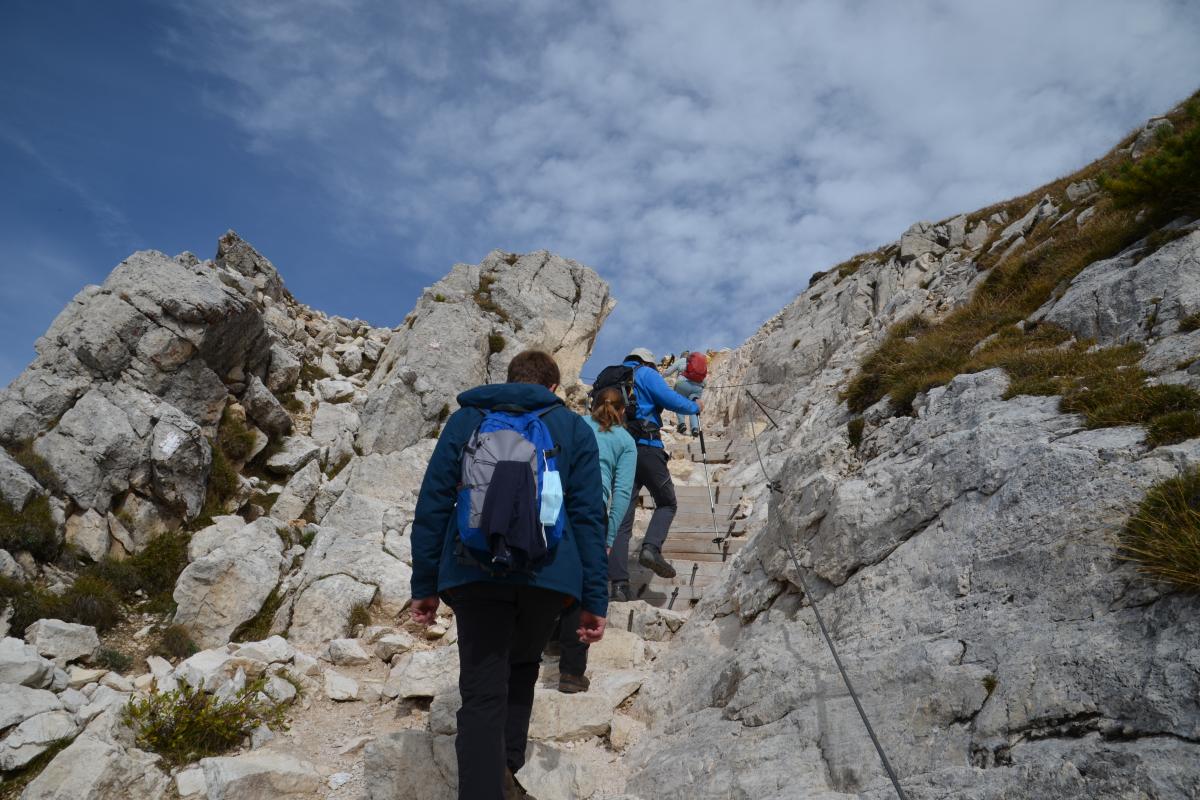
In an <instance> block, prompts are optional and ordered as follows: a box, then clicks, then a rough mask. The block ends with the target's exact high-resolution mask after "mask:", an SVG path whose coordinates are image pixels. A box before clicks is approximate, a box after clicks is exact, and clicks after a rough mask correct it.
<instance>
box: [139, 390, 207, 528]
mask: <svg viewBox="0 0 1200 800" xmlns="http://www.w3.org/2000/svg"><path fill="white" fill-rule="evenodd" d="M159 412H160V416H159V418H158V421H157V422H156V423H155V424H154V430H153V431H152V433H151V437H150V469H151V479H150V485H151V488H152V489H153V491H154V495H155V496H156V497H158V498H159V499H160V500H162V502H164V503H165V504H166V505H167V506H169V507H171V508H174V509H177V510H178V511H179V512H180V513H181V514H182V515H183V516H184V518H185V519H193V518H194V517H195V516H196V515H197V514H199V513H200V509H201V508H203V507H204V496H205V489H206V486H207V484H208V475H209V471H210V469H211V467H212V448H211V447H210V445H209V444H208V440H207V439H206V438H205V436H204V432H203V431H202V430H201V428H200V426H199V425H197V424H196V423H195V422H193V421H192V420H191V419H189V418H188V417H186V416H184V415H183V412H181V411H178V410H177V409H175V408H172V407H171V406H168V405H166V404H163V405H162V406H160V407H159Z"/></svg>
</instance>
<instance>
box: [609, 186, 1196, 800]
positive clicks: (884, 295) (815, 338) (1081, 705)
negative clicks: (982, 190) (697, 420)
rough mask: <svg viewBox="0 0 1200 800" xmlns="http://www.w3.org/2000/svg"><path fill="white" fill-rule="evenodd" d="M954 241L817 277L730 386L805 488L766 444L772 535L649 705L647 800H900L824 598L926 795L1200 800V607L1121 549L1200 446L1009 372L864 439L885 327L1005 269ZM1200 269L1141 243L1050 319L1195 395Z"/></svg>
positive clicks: (765, 514)
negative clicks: (1152, 795)
mask: <svg viewBox="0 0 1200 800" xmlns="http://www.w3.org/2000/svg"><path fill="white" fill-rule="evenodd" d="M1090 191H1094V189H1092V190H1090ZM1076 194H1077V195H1079V196H1080V197H1081V198H1082V197H1086V196H1087V195H1088V194H1090V192H1084V191H1083V190H1082V189H1078V188H1077V189H1076ZM1061 202H1062V199H1061V198H1059V199H1054V198H1046V199H1043V200H1041V201H1039V202H1036V203H1035V204H1034V205H1033V206H1032V207H1030V208H1029V209H1028V210H1027V212H1026V213H1023V214H1021V215H1020V216H1019V217H1016V221H1015V222H1013V223H1011V224H1008V223H1007V222H1006V221H1005V220H1004V219H1003V218H1001V219H997V220H995V224H997V225H999V224H1001V223H1004V224H1005V226H1006V227H1004V228H1002V233H1001V238H1004V237H1005V236H1007V237H1008V238H1009V239H1010V240H1012V241H1013V242H1015V241H1016V240H1017V239H1019V238H1020V237H1021V236H1023V235H1025V234H1027V233H1029V232H1030V231H1031V230H1034V229H1035V228H1036V227H1037V226H1040V225H1053V224H1054V222H1055V221H1056V219H1057V217H1056V215H1058V214H1060V211H1059V209H1060V207H1061V206H1060V203H1061ZM1014 216H1015V215H1014ZM936 227H937V226H928V225H925V226H920V227H918V228H915V229H913V230H911V231H909V232H908V233H907V234H906V239H907V241H906V243H902V244H901V245H900V246H896V247H892V248H885V249H883V250H882V251H880V252H879V253H877V254H874V255H873V256H872V257H869V258H865V259H862V260H861V261H860V263H859V264H857V266H856V268H854V269H848V270H845V271H843V272H842V273H841V274H839V273H838V272H834V273H831V274H829V275H826V276H824V277H821V278H818V279H817V280H815V281H814V283H813V285H812V287H811V288H810V289H809V290H808V291H807V292H805V293H804V294H802V295H801V296H800V297H799V298H797V300H796V301H795V302H794V303H792V304H791V305H790V306H788V307H787V308H785V309H784V310H783V311H782V312H780V314H778V315H777V316H776V317H775V318H773V319H772V320H770V321H769V322H768V323H767V324H766V325H765V326H764V327H763V328H762V330H760V331H759V333H758V334H756V335H755V336H754V337H753V338H752V339H751V340H750V341H748V342H747V343H746V344H745V345H743V347H742V348H740V349H739V350H738V351H736V352H735V353H734V354H733V355H732V356H731V358H730V359H729V360H728V362H727V363H726V364H725V365H723V366H721V367H718V368H717V370H716V372H715V373H714V377H713V380H712V382H713V383H714V384H717V385H721V384H749V387H748V388H749V390H750V391H751V392H753V394H754V395H755V397H756V398H757V399H758V400H760V401H761V402H762V403H763V404H764V405H765V406H766V407H767V409H768V410H767V412H766V413H767V414H770V415H771V417H772V420H768V419H767V417H766V414H764V413H763V412H762V411H761V410H760V409H759V408H758V407H757V406H756V405H755V404H754V402H753V401H752V400H751V399H750V398H749V397H748V396H747V395H746V389H745V388H740V387H739V388H737V389H728V390H721V391H718V392H714V393H711V396H710V397H708V398H707V402H708V410H707V413H710V414H714V415H715V417H716V418H720V419H723V420H724V421H726V423H727V424H728V426H729V427H730V428H733V429H734V430H736V431H737V433H738V434H739V435H740V436H742V437H746V438H747V439H749V438H751V437H757V439H758V442H759V446H760V449H761V450H762V452H763V455H764V465H765V471H766V472H767V473H769V476H770V478H771V479H775V480H778V481H779V482H780V483H779V488H780V491H777V492H776V491H769V490H768V489H767V477H766V476H765V475H764V466H760V464H759V462H758V460H757V459H756V458H754V455H753V451H750V455H749V457H748V458H744V459H740V460H738V461H736V462H735V463H734V464H732V465H731V466H730V469H729V472H728V474H726V475H725V476H724V477H723V479H722V480H723V483H734V484H742V485H744V486H745V487H746V493H747V494H748V495H750V496H752V497H755V498H756V502H755V503H754V510H753V512H752V514H751V517H750V528H751V530H757V531H758V533H757V534H756V535H755V536H754V538H753V539H752V540H751V541H750V542H749V544H748V545H747V546H746V547H744V548H743V549H742V550H741V551H740V552H739V553H738V554H737V555H736V556H735V557H734V558H733V559H732V560H731V565H730V567H729V568H728V570H727V572H726V573H725V575H724V577H723V578H722V579H721V582H720V583H719V584H718V586H717V587H716V588H710V589H709V590H708V591H707V592H706V594H705V599H704V601H703V602H702V603H701V605H700V606H698V607H697V608H696V610H695V612H694V613H693V616H692V619H691V620H690V621H689V623H688V624H687V625H685V626H684V627H683V628H682V629H681V631H680V634H679V635H678V636H677V637H676V639H675V640H674V641H673V643H672V646H671V647H670V648H669V649H668V651H667V653H666V655H665V656H663V657H661V658H660V660H659V662H658V664H657V666H658V669H657V670H656V671H655V672H654V674H653V675H652V676H651V677H650V678H649V679H648V681H647V683H646V686H645V687H644V688H643V690H642V692H641V694H640V695H639V699H638V700H636V701H635V704H634V708H635V711H636V712H638V713H640V714H643V715H645V718H647V719H650V720H651V727H650V731H649V733H648V735H647V736H646V737H645V738H644V739H643V742H642V746H641V747H639V748H638V749H637V750H635V751H633V753H632V755H631V756H630V757H629V759H628V766H629V768H630V770H631V779H630V781H629V783H628V785H627V790H628V791H629V792H630V793H631V794H633V795H637V796H639V797H651V796H653V797H665V798H684V797H691V796H721V797H725V796H732V797H742V796H744V797H763V798H768V797H778V798H784V797H796V796H812V797H825V796H828V797H834V796H837V797H843V796H854V797H864V798H884V797H888V796H892V791H891V788H890V786H889V784H888V782H887V780H886V777H885V776H884V774H883V771H882V768H881V767H880V766H879V764H878V760H877V759H876V757H875V755H874V751H873V749H872V747H871V744H870V741H869V739H868V738H867V737H866V734H865V731H864V730H863V729H862V725H861V722H860V721H859V719H858V716H857V713H856V711H855V709H854V705H853V703H852V702H851V700H850V698H849V696H848V695H847V694H846V691H845V688H844V686H843V685H842V683H841V680H840V677H839V676H838V674H837V671H836V668H835V667H834V664H833V662H832V660H831V658H830V656H829V653H828V650H827V649H826V648H825V645H824V642H823V640H822V639H821V637H820V634H819V632H818V630H817V628H816V623H815V621H814V618H813V616H812V612H811V610H810V609H809V608H808V606H809V605H810V604H811V603H814V602H815V603H818V604H820V607H821V610H822V613H823V615H824V617H825V619H826V621H827V622H828V623H829V624H830V627H831V634H832V636H833V637H834V640H835V641H836V642H837V644H838V646H839V648H840V649H841V654H842V659H843V661H844V662H845V663H846V666H847V669H848V670H849V672H850V674H851V677H852V679H853V681H854V684H855V686H856V688H857V689H858V691H859V693H860V695H862V698H863V703H864V705H865V707H866V708H867V710H868V712H869V713H870V715H871V718H872V722H873V723H874V726H875V728H876V730H877V732H878V733H879V735H880V739H881V740H882V741H883V743H884V745H885V747H887V749H888V754H889V757H890V759H891V762H892V764H893V766H895V767H896V769H897V771H898V772H899V773H900V776H901V779H902V782H903V783H904V786H905V788H906V790H907V791H908V792H909V793H910V796H930V797H934V796H937V797H942V796H946V797H950V796H953V797H972V798H978V800H984V798H1001V797H1012V796H1022V797H1025V796H1029V797H1033V796H1036V797H1044V798H1068V797H1071V798H1073V797H1084V796H1086V797H1103V798H1116V797H1124V796H1126V795H1128V794H1130V793H1137V792H1139V791H1144V790H1145V789H1144V787H1147V786H1153V787H1155V790H1154V791H1156V792H1158V793H1159V794H1160V795H1161V796H1163V797H1186V796H1187V793H1188V792H1189V791H1191V789H1190V788H1188V787H1191V786H1194V785H1195V784H1196V781H1197V780H1200V773H1197V772H1196V770H1195V769H1194V768H1181V766H1180V765H1181V764H1182V763H1184V762H1185V761H1190V763H1200V762H1196V753H1197V752H1198V751H1197V745H1196V741H1197V735H1196V734H1197V731H1200V706H1198V705H1197V702H1196V697H1197V696H1198V695H1197V692H1198V691H1200V674H1198V673H1197V672H1196V670H1195V669H1193V668H1192V667H1191V666H1189V664H1190V658H1191V656H1190V655H1188V654H1189V653H1191V652H1192V650H1193V648H1192V645H1191V644H1190V642H1194V641H1195V639H1196V636H1197V634H1198V633H1200V629H1198V623H1197V622H1196V620H1197V615H1196V610H1197V605H1196V600H1195V598H1193V597H1187V596H1185V595H1181V594H1177V593H1172V592H1170V591H1168V590H1166V589H1165V588H1164V587H1162V586H1159V585H1155V584H1153V583H1148V582H1146V581H1145V580H1143V579H1142V578H1140V577H1139V576H1138V575H1137V574H1136V573H1135V572H1134V570H1133V569H1132V567H1131V566H1130V565H1129V564H1128V563H1125V562H1124V561H1123V560H1122V559H1121V558H1120V557H1119V556H1118V555H1117V554H1116V552H1115V548H1114V546H1113V533H1114V532H1115V531H1116V530H1119V528H1120V526H1121V525H1122V524H1123V522H1124V520H1125V519H1126V518H1127V515H1128V514H1129V512H1130V510H1131V509H1132V508H1135V507H1136V506H1137V503H1138V502H1139V500H1140V499H1141V498H1142V497H1143V496H1144V494H1145V492H1146V491H1147V489H1148V488H1149V487H1151V486H1153V485H1154V484H1156V483H1159V482H1161V481H1162V480H1164V479H1166V478H1170V477H1173V476H1175V475H1178V474H1179V473H1180V471H1181V470H1183V469H1185V468H1188V467H1194V466H1197V465H1200V440H1195V439H1193V440H1190V441H1187V442H1184V443H1182V444H1176V445H1172V446H1167V447H1158V448H1153V449H1152V448H1150V447H1149V446H1148V445H1147V444H1146V443H1145V431H1144V430H1143V429H1142V428H1140V427H1115V428H1102V429H1098V430H1088V429H1086V428H1085V427H1084V425H1083V421H1082V420H1081V419H1080V418H1079V417H1078V416H1075V415H1070V414H1064V413H1062V411H1061V410H1060V408H1059V398H1057V397H1030V396H1017V397H1012V398H1008V397H1006V391H1007V389H1008V386H1009V379H1008V377H1007V376H1006V374H1005V373H1004V372H1003V371H1001V370H989V371H984V372H979V373H976V374H968V375H960V376H958V377H956V378H954V379H953V380H950V381H949V382H948V383H947V384H946V385H944V386H941V387H938V388H935V389H932V390H930V391H928V392H926V393H924V394H921V395H918V397H917V400H916V401H915V403H914V405H913V413H912V416H894V415H893V413H892V411H891V410H890V409H889V408H888V405H887V402H886V400H885V401H884V402H882V403H880V404H879V405H877V406H876V407H873V408H870V409H867V411H866V412H865V413H864V414H863V418H862V422H863V424H864V428H863V433H862V436H861V442H859V443H857V444H856V445H852V444H851V443H850V442H849V441H848V434H847V421H848V420H849V419H850V414H849V413H848V412H847V410H846V406H845V404H844V403H843V401H842V399H841V397H840V392H841V391H842V390H843V389H844V388H845V387H846V382H847V380H848V378H849V377H851V376H853V375H854V374H855V372H856V371H857V368H858V365H859V364H860V363H861V361H862V359H863V357H864V356H865V355H866V354H867V353H868V352H870V350H871V348H872V347H873V346H874V345H875V344H876V343H877V342H878V341H879V339H880V338H881V337H882V335H883V333H884V331H885V330H886V329H887V328H888V327H890V326H891V325H892V324H894V323H895V322H897V321H899V320H902V319H905V318H907V317H910V316H912V315H915V314H918V313H920V314H925V315H927V316H929V317H932V318H937V317H940V316H942V315H944V314H945V313H946V312H947V311H949V310H952V309H953V308H955V307H957V306H958V305H960V304H961V303H963V302H964V301H965V300H966V299H967V298H969V297H970V295H971V292H972V291H973V289H974V287H975V286H977V285H978V282H979V281H980V280H981V279H982V278H984V277H986V273H981V272H979V271H978V270H976V269H975V266H974V262H975V259H976V257H977V256H979V251H978V250H976V251H972V250H971V249H970V248H971V247H972V245H971V244H970V243H969V242H964V245H963V247H964V248H965V250H964V251H959V252H956V251H954V250H953V249H951V248H950V247H949V241H948V239H945V240H943V239H938V238H937V235H936V234H935V233H934V231H935V229H936ZM931 235H932V238H931ZM1162 238H1164V237H1160V238H1159V241H1162ZM1165 238H1170V237H1165ZM930 242H932V243H933V244H937V245H938V247H945V248H947V249H946V250H945V252H944V253H940V254H939V253H938V252H937V248H936V247H931V246H930V245H929V243H930ZM905 245H906V246H905ZM1011 246H1013V245H1012V244H1011V243H1009V244H1006V247H1011ZM998 252H999V250H997V253H998ZM1198 254H1200V239H1198V238H1197V234H1196V233H1194V232H1193V233H1185V234H1183V235H1180V236H1179V237H1178V238H1175V239H1174V241H1171V242H1169V243H1168V244H1166V245H1162V246H1156V245H1155V244H1154V243H1153V242H1144V243H1139V244H1138V245H1135V246H1133V247H1131V248H1130V249H1129V250H1128V251H1126V252H1124V253H1121V254H1119V255H1117V256H1116V257H1114V258H1111V259H1107V260H1104V261H1099V262H1096V263H1094V264H1092V265H1090V266H1088V267H1087V268H1086V269H1084V270H1083V271H1082V272H1080V273H1079V274H1078V275H1077V276H1076V277H1075V278H1074V280H1072V281H1071V283H1070V284H1069V285H1067V286H1064V287H1062V290H1061V291H1060V292H1059V293H1057V295H1056V297H1055V299H1054V300H1052V301H1050V302H1049V303H1047V305H1046V306H1045V307H1044V308H1043V309H1041V310H1039V311H1038V312H1037V313H1036V314H1035V315H1034V318H1035V319H1041V320H1047V321H1051V322H1055V323H1056V324H1058V325H1061V326H1062V327H1064V328H1066V329H1068V330H1069V331H1070V332H1072V333H1074V334H1075V335H1077V336H1079V337H1081V338H1082V337H1093V338H1095V339H1096V340H1097V341H1098V342H1100V343H1101V344H1114V343H1122V342H1129V341H1134V342H1141V343H1144V344H1147V345H1148V349H1147V355H1146V357H1145V358H1144V359H1143V362H1142V366H1143V368H1144V369H1147V370H1148V371H1150V372H1151V373H1152V374H1154V375H1155V377H1154V380H1161V381H1174V382H1190V381H1193V380H1194V376H1191V375H1190V373H1187V372H1186V371H1185V372H1179V371H1178V370H1179V369H1180V366H1179V365H1180V364H1185V365H1186V364H1188V363H1191V362H1194V361H1195V360H1196V358H1197V356H1200V337H1197V336H1196V335H1194V334H1187V333H1181V332H1179V330H1178V329H1179V324H1178V321H1179V320H1180V319H1182V318H1183V317H1185V316H1187V315H1189V314H1192V313H1195V312H1196V311H1197V310H1198V309H1200V298H1197V297H1194V296H1193V295H1194V291H1193V290H1194V285H1195V283H1196V277H1197V276H1196V275H1194V274H1192V273H1193V272H1194V271H1195V270H1194V269H1193V266H1194V264H1195V263H1196V259H1197V257H1198ZM710 424H711V422H710ZM785 542H786V543H787V544H789V545H790V546H791V547H792V548H793V549H794V550H795V552H796V553H797V556H798V558H799V559H800V562H801V566H802V569H803V570H804V574H803V576H799V575H797V573H796V566H795V565H794V564H793V563H792V561H791V559H790V557H789V555H788V551H787V548H786V547H785V546H784V545H785ZM801 577H803V584H804V585H807V587H808V588H809V590H811V591H812V592H813V594H812V596H807V595H805V594H804V592H803V591H802V589H801V585H802V584H801ZM1133 687H1137V688H1136V689H1134V688H1133ZM716 741H719V742H722V746H721V747H712V746H711V743H712V742H716ZM1106 763H1107V764H1113V763H1119V764H1121V765H1122V766H1121V768H1120V769H1105V768H1099V766H1098V765H1100V764H1106ZM1139 787H1141V788H1139ZM1014 792H1015V794H1014Z"/></svg>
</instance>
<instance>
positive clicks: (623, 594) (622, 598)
mask: <svg viewBox="0 0 1200 800" xmlns="http://www.w3.org/2000/svg"><path fill="white" fill-rule="evenodd" d="M608 599H609V600H616V601H617V602H618V603H628V602H629V601H630V600H632V599H633V592H632V591H630V589H629V581H613V582H612V588H611V589H610V591H609V593H608Z"/></svg>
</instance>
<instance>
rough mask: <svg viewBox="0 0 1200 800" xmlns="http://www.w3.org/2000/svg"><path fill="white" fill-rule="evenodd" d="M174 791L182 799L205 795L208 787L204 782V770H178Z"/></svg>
mask: <svg viewBox="0 0 1200 800" xmlns="http://www.w3.org/2000/svg"><path fill="white" fill-rule="evenodd" d="M175 791H176V792H178V793H179V796H180V797H184V798H186V797H196V796H199V795H207V794H208V786H207V785H206V784H205V782H204V770H203V769H201V768H200V767H188V768H187V769H184V770H180V771H179V773H178V774H177V775H176V776H175Z"/></svg>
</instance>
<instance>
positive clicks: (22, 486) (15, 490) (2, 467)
mask: <svg viewBox="0 0 1200 800" xmlns="http://www.w3.org/2000/svg"><path fill="white" fill-rule="evenodd" d="M45 493H46V490H45V489H43V488H42V485H41V484H39V483H38V482H37V481H36V480H34V478H33V476H32V475H30V474H29V473H28V472H26V471H25V469H24V468H23V467H22V466H21V465H20V464H18V463H17V462H16V461H14V460H13V458H12V456H10V455H9V454H8V451H6V450H4V449H3V448H0V500H3V501H4V502H5V503H7V504H8V506H9V508H11V509H13V510H14V511H21V510H22V509H23V508H25V504H26V503H28V502H29V501H30V500H32V499H33V498H34V497H36V496H38V495H42V494H45Z"/></svg>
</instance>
